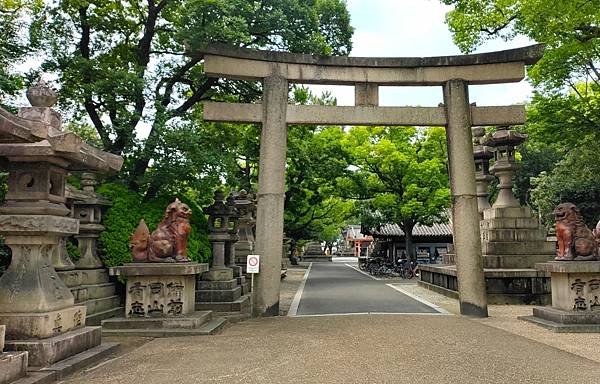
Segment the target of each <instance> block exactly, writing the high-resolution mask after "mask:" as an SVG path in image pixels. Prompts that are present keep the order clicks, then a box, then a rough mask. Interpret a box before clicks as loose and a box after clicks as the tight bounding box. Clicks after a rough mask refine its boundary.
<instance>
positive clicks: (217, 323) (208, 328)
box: [102, 317, 227, 337]
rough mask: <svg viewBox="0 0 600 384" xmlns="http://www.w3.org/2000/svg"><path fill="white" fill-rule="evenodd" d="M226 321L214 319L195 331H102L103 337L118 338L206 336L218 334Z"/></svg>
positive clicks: (218, 318) (221, 318)
mask: <svg viewBox="0 0 600 384" xmlns="http://www.w3.org/2000/svg"><path fill="white" fill-rule="evenodd" d="M226 323H227V320H226V319H225V318H223V317H216V318H214V319H212V320H210V321H209V322H208V323H206V324H204V325H202V326H201V327H199V328H196V329H185V328H179V329H178V328H175V329H103V330H102V335H103V336H119V337H128V336H130V337H181V336H208V335H214V334H217V333H219V332H220V331H221V330H222V329H223V327H224V326H225V324H226Z"/></svg>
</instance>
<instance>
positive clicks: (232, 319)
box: [215, 307, 252, 324]
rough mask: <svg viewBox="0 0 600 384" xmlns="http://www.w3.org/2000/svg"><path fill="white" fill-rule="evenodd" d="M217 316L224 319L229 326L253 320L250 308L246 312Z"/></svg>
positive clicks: (225, 313)
mask: <svg viewBox="0 0 600 384" xmlns="http://www.w3.org/2000/svg"><path fill="white" fill-rule="evenodd" d="M215 316H218V317H224V318H225V319H227V322H228V323H229V324H234V323H239V322H241V321H245V320H249V319H251V318H252V314H251V313H250V307H248V311H246V312H216V313H215Z"/></svg>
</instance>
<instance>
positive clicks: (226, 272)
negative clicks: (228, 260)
mask: <svg viewBox="0 0 600 384" xmlns="http://www.w3.org/2000/svg"><path fill="white" fill-rule="evenodd" d="M223 198H224V194H223V192H222V191H215V196H214V199H215V202H214V203H213V205H211V206H209V207H206V208H205V209H204V213H206V214H207V215H208V240H209V241H210V242H211V244H212V256H213V260H212V265H211V266H210V270H209V271H208V272H205V273H203V274H202V280H208V281H226V280H232V279H233V270H232V269H231V268H229V267H227V266H226V265H225V242H227V241H229V233H228V231H229V212H228V208H227V206H226V205H225V203H224V202H223Z"/></svg>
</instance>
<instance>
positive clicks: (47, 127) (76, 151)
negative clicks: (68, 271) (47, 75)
mask: <svg viewBox="0 0 600 384" xmlns="http://www.w3.org/2000/svg"><path fill="white" fill-rule="evenodd" d="M27 98H28V99H29V101H30V102H31V105H32V106H31V107H26V108H20V110H19V113H18V116H13V115H11V114H9V113H8V112H6V111H4V110H2V109H0V157H1V158H2V159H3V160H4V161H6V168H7V170H8V172H9V176H8V192H7V194H6V202H5V203H4V204H3V205H2V206H1V207H0V233H1V234H2V235H3V236H4V237H5V239H6V244H7V245H8V246H9V247H10V249H11V251H12V262H11V264H10V266H9V267H8V269H7V270H6V272H5V273H4V274H3V275H2V277H0V323H2V324H5V325H6V339H7V340H6V344H5V346H6V348H7V349H8V350H19V351H29V352H30V353H29V365H30V366H35V367H48V366H50V367H48V368H46V370H47V371H54V368H53V364H54V363H56V362H58V361H60V360H63V359H65V358H68V357H70V356H73V355H76V354H78V353H80V352H83V351H87V350H89V349H92V348H95V347H98V348H99V347H100V343H101V334H100V327H84V324H85V319H86V308H85V306H82V305H75V302H74V297H73V295H72V294H71V291H70V290H69V289H68V288H67V287H66V286H65V284H64V283H63V281H62V280H61V279H60V277H59V276H58V274H57V273H56V271H55V270H54V268H53V266H52V255H53V254H55V252H56V251H57V246H58V244H59V241H60V239H61V237H65V236H70V235H75V234H77V233H78V231H79V221H78V220H76V219H74V218H70V217H67V216H68V215H69V213H70V210H69V209H68V208H67V207H66V206H65V184H66V183H65V180H66V176H67V173H68V172H69V171H82V170H96V171H100V172H111V171H117V170H119V169H120V167H121V164H122V162H123V160H122V159H121V158H120V157H119V156H116V155H112V154H109V153H106V152H103V151H100V150H98V149H96V148H94V147H91V146H89V145H88V144H86V143H84V142H83V141H82V140H81V139H80V138H79V137H78V136H77V135H75V134H73V133H69V132H62V130H61V117H60V115H59V114H58V113H57V112H56V111H54V110H53V109H52V108H51V107H52V106H53V105H54V104H55V103H56V101H57V95H56V93H54V91H52V90H51V89H50V88H49V87H48V86H47V85H46V84H45V83H43V82H41V81H40V82H39V83H38V85H36V86H34V87H32V88H30V89H29V90H28V92H27ZM113 347H114V345H112V346H109V345H108V344H106V349H104V351H106V350H108V349H110V348H113ZM98 348H95V349H94V351H95V352H88V354H90V355H93V354H94V353H96V352H98V353H100V352H101V351H100V350H99V349H98ZM100 349H102V348H100ZM102 353H104V352H102ZM60 369H61V368H60V367H57V368H56V370H60Z"/></svg>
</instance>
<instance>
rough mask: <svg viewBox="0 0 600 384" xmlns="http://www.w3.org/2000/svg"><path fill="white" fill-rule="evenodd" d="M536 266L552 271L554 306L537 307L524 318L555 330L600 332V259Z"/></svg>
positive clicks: (540, 269) (539, 264) (536, 266)
mask: <svg viewBox="0 0 600 384" xmlns="http://www.w3.org/2000/svg"><path fill="white" fill-rule="evenodd" d="M535 268H536V269H537V270H539V271H544V272H549V273H550V277H551V284H552V307H550V308H549V307H536V308H534V309H533V316H524V317H521V319H523V320H526V321H530V322H532V323H535V324H538V325H540V326H543V327H545V328H548V329H551V330H553V331H555V332H600V262H599V261H552V262H548V263H538V264H536V265H535Z"/></svg>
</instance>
